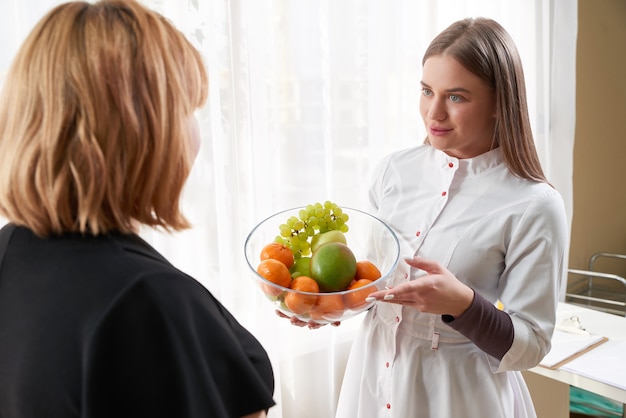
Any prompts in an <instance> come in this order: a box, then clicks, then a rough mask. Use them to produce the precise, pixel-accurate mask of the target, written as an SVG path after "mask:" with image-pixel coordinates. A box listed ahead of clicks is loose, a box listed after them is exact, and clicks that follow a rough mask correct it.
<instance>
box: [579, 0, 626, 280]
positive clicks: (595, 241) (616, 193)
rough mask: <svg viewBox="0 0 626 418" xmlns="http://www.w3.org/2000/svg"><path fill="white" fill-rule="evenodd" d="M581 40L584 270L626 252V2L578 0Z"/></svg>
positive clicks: (625, 268) (625, 266)
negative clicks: (603, 255) (595, 258)
mask: <svg viewBox="0 0 626 418" xmlns="http://www.w3.org/2000/svg"><path fill="white" fill-rule="evenodd" d="M577 42H578V46H577V65H576V71H577V82H576V137H575V143H574V208H573V221H572V240H571V247H570V261H569V266H570V267H571V268H586V267H587V263H588V260H589V257H590V256H591V255H592V254H593V253H594V252H598V251H606V252H617V253H622V254H626V0H579V1H578V40H577ZM598 267H600V265H598ZM609 268H611V269H614V268H616V269H618V270H619V271H613V272H614V273H617V274H622V275H626V263H624V262H622V263H620V265H619V266H618V265H614V266H612V267H609Z"/></svg>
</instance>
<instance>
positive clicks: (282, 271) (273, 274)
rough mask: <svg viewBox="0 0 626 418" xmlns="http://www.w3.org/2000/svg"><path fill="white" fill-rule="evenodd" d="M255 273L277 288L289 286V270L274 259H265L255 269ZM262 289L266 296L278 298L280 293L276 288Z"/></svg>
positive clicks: (264, 287)
mask: <svg viewBox="0 0 626 418" xmlns="http://www.w3.org/2000/svg"><path fill="white" fill-rule="evenodd" d="M256 272H257V273H259V275H260V276H261V277H263V278H264V279H266V280H268V281H270V282H272V283H275V284H277V285H279V286H282V287H289V286H290V285H291V273H289V269H288V268H287V266H286V265H285V264H283V263H282V262H280V261H278V260H276V259H273V258H267V259H265V260H263V261H261V262H260V263H259V265H258V266H257V268H256ZM262 287H263V291H264V292H265V294H266V295H271V296H278V295H280V294H281V293H282V290H281V289H279V288H277V287H271V286H269V285H265V286H262Z"/></svg>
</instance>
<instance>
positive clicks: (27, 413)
mask: <svg viewBox="0 0 626 418" xmlns="http://www.w3.org/2000/svg"><path fill="white" fill-rule="evenodd" d="M273 390H274V379H273V373H272V368H271V364H270V362H269V359H268V357H267V354H266V352H265V350H264V349H263V347H262V346H261V345H260V344H259V342H258V341H257V340H256V339H255V338H254V337H253V336H252V335H251V334H250V333H249V332H248V331H247V330H246V329H244V328H243V327H242V326H241V325H240V324H239V323H238V322H237V321H236V320H235V319H234V318H233V316H232V315H231V314H230V313H229V312H228V311H227V310H226V308H225V307H224V306H222V304H221V303H220V302H219V301H217V300H216V299H215V298H214V297H213V295H211V293H210V292H209V291H208V290H207V289H206V288H205V287H203V286H202V285H201V284H200V283H198V282H197V281H196V280H194V279H193V278H191V277H189V276H188V275H186V274H184V273H182V272H181V271H179V270H177V269H176V268H174V267H173V266H172V265H171V264H170V263H168V262H167V260H165V259H164V258H163V257H162V256H161V255H160V254H159V253H158V252H157V251H155V250H154V249H153V248H152V247H150V246H149V245H148V244H147V243H146V242H144V241H143V240H142V239H141V238H139V237H138V236H136V235H122V234H111V235H107V236H99V237H92V236H81V235H78V234H72V235H66V236H62V237H53V238H49V239H41V238H38V237H36V236H35V235H34V234H33V233H32V232H31V231H30V230H28V229H26V228H22V227H16V226H15V225H11V224H9V225H6V226H5V227H4V228H2V230H0V418H26V417H28V418H33V417H46V418H61V417H79V416H80V417H82V418H93V417H106V418H111V417H116V418H122V417H133V418H140V417H150V418H160V417H175V418H186V417H202V418H207V417H216V418H217V417H228V418H230V417H240V416H242V415H246V414H250V413H253V412H255V411H259V410H262V409H267V408H269V407H271V406H272V405H274V401H273V399H272V395H273Z"/></svg>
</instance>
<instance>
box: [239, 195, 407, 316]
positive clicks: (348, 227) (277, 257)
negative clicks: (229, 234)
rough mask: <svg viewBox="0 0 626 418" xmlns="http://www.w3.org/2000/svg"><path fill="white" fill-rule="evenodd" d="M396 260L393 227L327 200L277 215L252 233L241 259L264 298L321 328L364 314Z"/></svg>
mask: <svg viewBox="0 0 626 418" xmlns="http://www.w3.org/2000/svg"><path fill="white" fill-rule="evenodd" d="M399 255H400V244H399V242H398V238H397V237H396V235H395V233H394V232H393V230H392V229H391V228H390V227H389V226H388V225H387V224H386V223H385V222H383V221H382V220H380V219H378V218H376V217H375V216H373V215H371V214H368V213H366V212H364V211H361V210H358V209H353V208H347V207H340V206H338V205H336V204H335V203H332V202H329V201H326V202H324V203H314V204H311V205H307V206H303V207H298V208H293V209H289V210H285V211H282V212H279V213H277V214H274V215H272V216H270V217H268V218H267V219H265V220H263V221H262V222H260V223H259V224H258V225H257V226H256V227H254V228H253V229H252V231H251V232H250V234H249V235H248V237H247V239H246V243H245V257H246V261H247V263H248V265H249V267H250V269H251V270H252V272H253V277H254V279H255V282H256V284H257V285H258V287H259V288H260V290H261V291H262V292H263V294H264V295H265V297H266V298H267V299H269V300H270V301H271V302H272V304H273V305H274V309H278V310H279V311H281V312H282V313H284V314H285V315H287V316H289V317H293V316H295V317H297V318H298V319H300V320H302V321H305V322H309V321H313V322H316V323H320V324H326V323H330V322H336V321H344V320H346V319H348V318H351V317H354V316H355V315H358V314H359V313H361V312H364V311H365V310H367V309H369V308H370V307H371V306H372V304H373V303H374V302H366V301H365V298H366V297H367V296H368V295H369V294H370V293H372V292H374V291H376V290H379V289H382V288H384V287H385V285H386V283H387V281H388V280H389V279H390V277H391V276H392V275H393V273H394V271H395V269H396V266H397V264H398V259H399Z"/></svg>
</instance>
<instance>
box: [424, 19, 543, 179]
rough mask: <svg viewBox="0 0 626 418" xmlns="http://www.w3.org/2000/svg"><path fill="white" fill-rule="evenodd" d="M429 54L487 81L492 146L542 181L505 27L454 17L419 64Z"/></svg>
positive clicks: (517, 61) (517, 170) (514, 168)
mask: <svg viewBox="0 0 626 418" xmlns="http://www.w3.org/2000/svg"><path fill="white" fill-rule="evenodd" d="M434 55H446V56H449V57H452V58H454V59H455V60H456V61H457V62H458V63H459V64H461V65H462V66H463V67H465V68H466V69H467V70H468V71H470V72H472V73H473V74H475V75H476V76H478V77H480V78H481V79H483V80H485V81H486V82H487V84H488V85H489V86H490V87H491V89H492V90H493V92H494V94H495V97H496V126H495V132H494V144H493V146H494V147H496V146H499V147H501V149H502V154H503V156H504V160H505V162H506V164H507V166H508V168H509V170H511V172H513V174H515V175H516V176H518V177H522V178H526V179H530V180H534V181H537V182H547V180H546V178H545V175H544V173H543V170H542V168H541V163H540V162H539V157H538V155H537V150H536V148H535V142H534V139H533V134H532V130H531V127H530V118H529V116H528V104H527V100H526V86H525V82H524V71H523V68H522V61H521V58H520V56H519V53H518V51H517V48H516V46H515V43H514V42H513V39H512V38H511V37H510V35H509V34H508V33H507V32H506V30H505V29H504V28H503V27H502V26H501V25H500V24H499V23H497V22H496V21H494V20H491V19H486V18H468V19H463V20H459V21H457V22H455V23H453V24H452V25H450V26H449V27H448V28H446V29H445V30H444V31H443V32H441V33H440V34H439V35H437V36H436V37H435V39H433V41H432V42H431V44H430V46H429V47H428V48H427V50H426V53H425V54H424V58H423V59H422V64H424V63H425V62H426V60H427V59H428V58H430V57H432V56H434ZM426 142H427V143H428V139H427V140H426Z"/></svg>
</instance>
